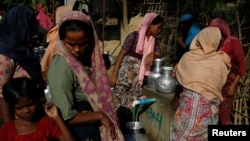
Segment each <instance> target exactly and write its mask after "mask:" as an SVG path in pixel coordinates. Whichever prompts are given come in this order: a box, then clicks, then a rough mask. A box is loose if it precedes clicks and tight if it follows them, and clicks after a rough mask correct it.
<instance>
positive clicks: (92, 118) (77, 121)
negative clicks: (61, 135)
mask: <svg viewBox="0 0 250 141" xmlns="http://www.w3.org/2000/svg"><path fill="white" fill-rule="evenodd" d="M98 121H100V123H102V125H104V126H105V128H106V129H107V130H108V131H109V134H110V136H111V137H112V138H113V139H114V138H116V132H115V126H114V124H113V123H112V121H111V120H110V119H109V117H108V116H107V115H106V114H104V113H102V112H78V113H77V114H76V116H74V117H73V118H72V119H70V120H68V123H69V124H70V125H73V126H79V125H87V124H90V123H94V122H98Z"/></svg>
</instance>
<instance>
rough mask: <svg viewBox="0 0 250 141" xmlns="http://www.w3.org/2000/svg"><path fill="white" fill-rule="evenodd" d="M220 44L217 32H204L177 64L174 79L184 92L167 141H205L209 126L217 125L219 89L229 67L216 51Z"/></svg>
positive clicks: (211, 30) (219, 52)
mask: <svg viewBox="0 0 250 141" xmlns="http://www.w3.org/2000/svg"><path fill="white" fill-rule="evenodd" d="M220 40H221V32H220V30H219V28H217V27H207V28H204V29H203V30H201V31H200V32H199V33H198V34H197V36H195V38H194V39H193V41H192V42H191V45H190V51H189V52H187V53H185V54H184V55H183V57H182V58H181V59H180V61H179V63H178V64H177V68H176V78H177V80H178V82H179V83H180V84H181V85H182V86H183V88H184V89H183V91H182V93H180V104H179V106H178V108H177V110H176V113H175V117H174V119H173V121H172V124H171V132H170V141H191V140H195V141H196V140H197V141H207V140H208V139H207V137H208V135H207V129H208V125H217V123H218V120H219V118H218V109H219V104H220V102H221V101H222V100H223V98H222V95H221V89H222V87H223V85H224V84H225V82H226V78H227V74H228V73H229V67H230V57H229V56H228V55H227V54H226V53H224V52H223V51H217V49H218V47H219V44H220Z"/></svg>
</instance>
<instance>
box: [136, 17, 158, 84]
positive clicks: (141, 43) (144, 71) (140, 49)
mask: <svg viewBox="0 0 250 141" xmlns="http://www.w3.org/2000/svg"><path fill="white" fill-rule="evenodd" d="M157 16H158V14H156V13H153V12H152V13H147V14H146V15H145V16H144V18H143V19H142V21H141V22H140V24H139V38H138V43H137V46H136V53H139V54H143V57H142V61H141V66H140V70H139V76H138V79H139V83H140V84H141V85H142V82H143V79H144V75H149V74H150V68H146V66H145V64H144V61H145V59H146V57H147V55H148V54H149V53H151V52H153V51H154V46H155V37H154V36H153V35H151V36H150V37H149V40H148V42H147V44H145V41H146V40H147V39H146V38H145V35H146V32H147V30H148V28H149V26H150V24H152V21H153V20H154V19H155V18H156V17H157Z"/></svg>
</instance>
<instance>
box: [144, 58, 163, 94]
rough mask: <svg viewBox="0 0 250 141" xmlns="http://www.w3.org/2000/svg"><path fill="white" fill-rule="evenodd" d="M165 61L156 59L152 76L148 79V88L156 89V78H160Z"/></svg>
mask: <svg viewBox="0 0 250 141" xmlns="http://www.w3.org/2000/svg"><path fill="white" fill-rule="evenodd" d="M164 61H165V59H160V58H158V59H154V65H153V69H152V71H151V72H150V75H149V76H148V77H147V86H148V87H149V88H153V89H155V88H156V86H155V81H156V78H158V77H159V76H161V66H162V65H163V63H164Z"/></svg>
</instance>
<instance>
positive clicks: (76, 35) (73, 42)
mask: <svg viewBox="0 0 250 141" xmlns="http://www.w3.org/2000/svg"><path fill="white" fill-rule="evenodd" d="M63 43H64V45H65V47H66V48H67V49H68V51H69V53H70V54H71V55H73V56H74V57H76V58H79V57H80V56H81V55H82V54H83V53H84V51H86V49H87V48H88V47H89V39H88V37H87V35H86V34H85V32H84V31H68V32H66V36H65V39H63Z"/></svg>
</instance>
